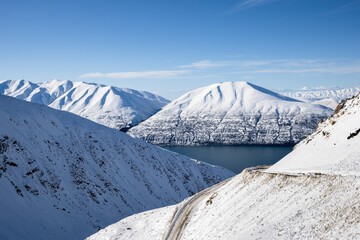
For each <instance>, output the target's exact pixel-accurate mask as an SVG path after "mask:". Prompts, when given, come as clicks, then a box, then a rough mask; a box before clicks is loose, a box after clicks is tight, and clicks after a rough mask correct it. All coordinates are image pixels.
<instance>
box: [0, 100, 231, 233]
mask: <svg viewBox="0 0 360 240" xmlns="http://www.w3.org/2000/svg"><path fill="white" fill-rule="evenodd" d="M0 159H1V162H0V189H1V192H2V194H0V213H1V214H0V225H1V228H0V238H1V239H83V238H84V237H86V236H89V235H90V234H92V233H94V232H95V231H97V230H98V229H100V228H102V227H105V226H106V225H108V224H110V223H113V222H115V221H118V220H120V219H122V218H124V217H126V216H129V215H131V214H134V213H138V212H141V211H145V210H149V209H153V208H157V207H162V206H165V205H170V204H175V203H177V202H179V201H181V200H183V199H184V198H186V197H188V196H190V195H192V194H194V193H196V192H198V191H200V190H202V189H204V188H206V187H209V186H211V185H213V184H215V183H217V182H219V181H222V180H224V179H226V178H227V177H230V176H232V175H233V174H232V173H231V172H229V171H227V170H225V169H223V168H220V167H215V166H211V165H208V164H205V163H202V162H198V161H196V160H193V159H190V158H188V157H185V156H181V155H179V154H175V153H172V152H169V151H166V150H163V149H161V148H158V147H155V146H153V145H150V144H148V143H145V142H143V141H141V140H139V139H133V138H132V137H130V136H128V135H126V134H124V133H122V132H120V131H117V130H114V129H111V128H108V127H105V126H102V125H99V124H97V123H94V122H91V121H89V120H87V119H83V118H81V117H79V116H76V115H74V114H72V113H68V112H63V111H58V110H55V109H52V108H49V107H47V106H45V105H40V104H33V103H28V102H25V101H22V100H18V99H15V98H11V97H7V96H3V95H1V96H0Z"/></svg>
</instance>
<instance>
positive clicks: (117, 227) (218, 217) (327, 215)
mask: <svg viewBox="0 0 360 240" xmlns="http://www.w3.org/2000/svg"><path fill="white" fill-rule="evenodd" d="M359 189H360V178H359V177H355V176H348V177H342V176H331V175H299V176H291V175H285V174H271V173H263V172H257V171H246V170H245V171H243V172H242V173H241V174H239V175H237V176H235V177H233V178H231V179H230V180H228V181H226V182H225V184H223V185H220V186H214V187H211V188H209V189H207V191H204V192H203V194H200V195H198V196H196V197H195V198H194V197H191V198H188V199H186V200H184V201H183V202H182V203H180V204H177V205H173V206H169V207H166V208H160V209H155V210H152V211H147V212H144V213H139V214H135V215H133V216H130V217H127V218H125V219H123V220H121V221H119V222H117V223H115V224H112V225H110V226H108V227H107V228H105V229H102V230H101V231H99V232H98V233H96V234H94V235H92V236H90V237H89V238H88V240H115V239H132V240H142V239H153V240H162V239H165V240H173V239H181V240H190V239H197V240H209V239H222V240H233V239H246V240H259V239H274V240H278V239H283V240H289V239H359V237H360V220H359V216H360V205H359V198H360V196H359ZM179 211H181V214H179V215H178V213H179ZM174 221H175V222H174ZM174 223H175V224H174ZM148 236H150V237H148Z"/></svg>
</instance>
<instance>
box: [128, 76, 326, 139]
mask: <svg viewBox="0 0 360 240" xmlns="http://www.w3.org/2000/svg"><path fill="white" fill-rule="evenodd" d="M331 112H332V111H331V110H330V109H328V108H326V107H323V106H320V105H314V104H308V103H303V102H300V101H298V100H294V99H291V98H288V97H285V96H282V95H279V94H277V93H274V92H271V91H269V90H266V89H264V88H261V87H258V86H256V85H253V84H250V83H246V82H225V83H218V84H213V85H210V86H207V87H203V88H199V89H196V90H193V91H191V92H189V93H187V94H185V95H184V96H182V97H180V98H178V99H176V100H174V101H172V102H171V103H169V104H168V105H167V106H166V107H164V108H163V109H162V110H161V111H160V112H158V113H157V114H155V115H154V116H152V117H150V118H149V119H147V120H146V121H144V122H142V123H141V124H139V125H138V126H136V127H134V128H132V129H131V130H130V131H129V134H131V135H132V136H136V137H139V138H142V139H144V140H146V141H148V142H150V143H154V144H160V145H206V144H219V145H234V144H292V143H296V142H298V141H300V140H302V139H304V138H305V137H306V136H308V135H309V134H311V133H312V131H313V130H314V129H315V127H316V124H317V122H318V121H319V120H320V119H323V118H325V117H328V116H330V114H331Z"/></svg>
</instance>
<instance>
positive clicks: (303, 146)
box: [268, 95, 360, 175]
mask: <svg viewBox="0 0 360 240" xmlns="http://www.w3.org/2000/svg"><path fill="white" fill-rule="evenodd" d="M341 107H343V108H341ZM340 108H341V109H340ZM268 171H271V172H291V173H297V172H301V173H303V172H321V173H332V174H342V175H345V174H355V175H360V95H357V96H356V97H354V98H352V99H349V100H348V101H346V102H345V103H341V104H340V107H339V109H338V112H337V113H336V114H334V115H333V116H332V117H331V118H329V119H327V120H325V121H323V122H322V123H320V124H319V126H318V128H317V129H316V131H315V132H314V133H313V134H311V135H310V136H309V137H308V138H306V139H305V140H303V141H302V142H301V143H299V144H298V145H296V147H295V150H294V151H292V152H291V153H290V154H288V155H287V156H285V157H284V158H283V159H281V160H280V161H279V162H278V163H276V164H275V165H274V166H272V167H271V168H269V169H268Z"/></svg>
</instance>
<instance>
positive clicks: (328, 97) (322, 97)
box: [279, 87, 360, 109]
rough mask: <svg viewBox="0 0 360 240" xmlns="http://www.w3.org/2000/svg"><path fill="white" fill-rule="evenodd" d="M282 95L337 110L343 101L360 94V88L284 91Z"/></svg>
mask: <svg viewBox="0 0 360 240" xmlns="http://www.w3.org/2000/svg"><path fill="white" fill-rule="evenodd" d="M279 92H280V93H281V94H282V95H285V96H288V97H291V98H295V99H298V100H301V101H303V102H310V103H314V104H320V105H324V106H326V107H329V108H332V109H335V108H336V106H337V105H338V104H339V103H340V101H341V100H342V99H346V98H351V97H353V96H355V95H356V94H358V93H359V92H360V87H353V88H339V87H333V88H315V89H308V88H304V89H301V90H282V91H279Z"/></svg>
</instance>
